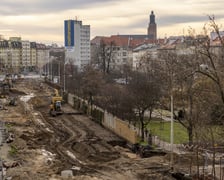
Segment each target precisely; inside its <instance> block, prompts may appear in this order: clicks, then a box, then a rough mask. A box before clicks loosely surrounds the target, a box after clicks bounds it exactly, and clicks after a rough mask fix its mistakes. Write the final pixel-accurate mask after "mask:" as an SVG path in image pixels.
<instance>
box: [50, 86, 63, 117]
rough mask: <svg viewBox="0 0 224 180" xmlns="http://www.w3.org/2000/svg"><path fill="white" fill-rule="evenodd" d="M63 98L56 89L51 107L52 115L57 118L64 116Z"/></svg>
mask: <svg viewBox="0 0 224 180" xmlns="http://www.w3.org/2000/svg"><path fill="white" fill-rule="evenodd" d="M61 103H62V97H61V96H60V95H59V93H58V90H57V89H54V94H53V96H52V98H51V105H50V115H51V116H57V115H61V114H63V111H62V109H61Z"/></svg>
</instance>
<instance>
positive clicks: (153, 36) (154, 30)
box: [148, 11, 157, 40]
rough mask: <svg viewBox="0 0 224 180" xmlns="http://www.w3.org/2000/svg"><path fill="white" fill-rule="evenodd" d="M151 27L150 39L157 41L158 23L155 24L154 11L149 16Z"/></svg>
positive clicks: (149, 31) (149, 28) (149, 30)
mask: <svg viewBox="0 0 224 180" xmlns="http://www.w3.org/2000/svg"><path fill="white" fill-rule="evenodd" d="M149 19H150V21H149V26H148V38H149V39H153V40H156V39H157V28H156V22H155V15H154V13H153V11H151V14H150V16H149Z"/></svg>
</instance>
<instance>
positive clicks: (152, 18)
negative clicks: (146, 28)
mask: <svg viewBox="0 0 224 180" xmlns="http://www.w3.org/2000/svg"><path fill="white" fill-rule="evenodd" d="M149 24H155V15H154V12H153V11H151V14H150V21H149Z"/></svg>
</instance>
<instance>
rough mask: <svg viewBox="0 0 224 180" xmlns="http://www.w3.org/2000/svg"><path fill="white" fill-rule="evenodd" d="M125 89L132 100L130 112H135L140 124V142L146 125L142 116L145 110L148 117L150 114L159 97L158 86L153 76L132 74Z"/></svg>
mask: <svg viewBox="0 0 224 180" xmlns="http://www.w3.org/2000/svg"><path fill="white" fill-rule="evenodd" d="M127 88H128V91H129V96H130V99H132V110H133V111H134V112H135V116H136V120H137V121H139V123H140V127H141V140H142V141H144V129H145V126H146V125H147V123H148V122H146V121H145V119H144V114H145V112H146V111H147V110H148V111H149V112H150V115H151V114H152V111H153V109H154V108H155V106H156V105H157V102H158V100H159V97H160V92H161V91H160V86H159V83H158V82H157V79H156V76H155V74H153V73H150V72H147V73H141V72H133V74H132V75H131V78H130V81H129V84H128V85H127ZM150 117H151V116H150Z"/></svg>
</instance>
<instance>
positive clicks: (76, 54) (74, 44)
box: [64, 20, 90, 69]
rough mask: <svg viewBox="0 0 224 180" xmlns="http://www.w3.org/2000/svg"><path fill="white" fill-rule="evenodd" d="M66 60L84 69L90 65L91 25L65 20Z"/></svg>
mask: <svg viewBox="0 0 224 180" xmlns="http://www.w3.org/2000/svg"><path fill="white" fill-rule="evenodd" d="M64 37H65V49H66V51H65V59H66V63H71V64H73V65H75V66H77V67H78V69H82V68H83V67H84V66H85V65H87V64H89V63H90V25H82V21H77V20H65V21H64Z"/></svg>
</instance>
